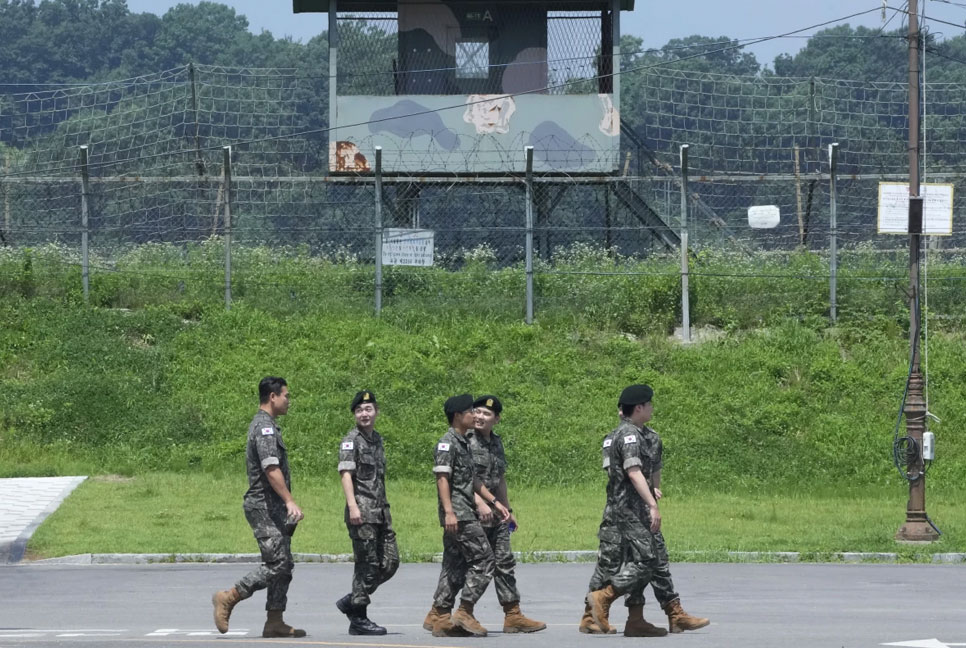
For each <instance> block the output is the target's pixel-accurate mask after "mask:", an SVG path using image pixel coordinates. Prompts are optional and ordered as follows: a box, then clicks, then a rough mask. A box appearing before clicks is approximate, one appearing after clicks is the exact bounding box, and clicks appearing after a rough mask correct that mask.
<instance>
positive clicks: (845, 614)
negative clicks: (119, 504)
mask: <svg viewBox="0 0 966 648" xmlns="http://www.w3.org/2000/svg"><path fill="white" fill-rule="evenodd" d="M249 567H250V565H241V564H233V565H232V564H229V565H146V566H85V567H75V566H53V565H45V566H42V565H16V566H5V567H0V648H14V647H28V648H35V647H40V646H58V647H70V646H78V647H80V646H102V645H103V646H158V645H169V646H175V645H177V646H199V647H202V646H205V645H218V646H223V647H225V648H230V647H231V646H243V645H252V644H262V643H273V644H280V645H294V644H299V645H307V646H312V645H315V646H357V645H358V646H370V647H387V648H417V647H422V646H432V647H435V648H441V647H448V646H475V645H480V644H487V645H502V646H528V647H533V648H571V647H576V646H587V645H588V644H594V645H600V644H596V643H595V642H610V643H614V642H616V643H623V642H629V641H639V642H647V643H649V644H654V645H657V644H666V645H673V646H674V647H675V648H690V647H692V646H740V647H741V648H759V647H760V648H765V647H768V648H775V647H782V648H785V647H788V648H797V647H802V648H806V647H807V648H815V647H822V646H830V647H834V648H839V647H871V646H879V645H883V644H890V643H894V644H896V643H899V642H911V643H905V644H904V645H907V646H920V647H922V648H942V647H943V646H946V645H957V644H958V645H959V646H966V578H964V576H966V571H964V570H966V567H964V566H962V565H820V564H769V565H764V564H674V565H672V571H673V574H674V577H675V585H676V586H677V589H678V591H679V592H680V593H681V597H682V598H681V600H682V602H683V604H684V607H685V609H686V610H688V611H689V612H691V613H693V614H697V615H700V616H707V617H710V618H711V620H712V624H711V625H710V626H708V627H707V628H704V629H702V630H700V631H698V632H692V633H685V634H681V635H669V636H668V637H665V638H660V639H657V638H654V639H625V638H623V637H621V636H620V635H617V636H610V637H601V636H586V635H581V634H580V633H578V632H577V621H578V620H579V617H580V614H581V612H582V609H583V604H582V597H583V595H584V592H585V588H586V584H587V581H588V579H589V578H590V574H591V570H592V566H591V565H589V564H525V565H520V566H519V567H518V580H519V585H520V589H521V592H522V594H523V605H522V607H523V611H524V612H525V613H526V614H528V615H529V616H531V617H533V618H537V619H540V620H542V621H545V622H547V623H548V624H549V627H548V628H547V630H545V631H543V632H540V633H537V634H534V635H505V636H504V635H503V634H502V633H501V632H500V630H501V629H502V610H501V609H500V607H499V605H498V603H497V601H496V594H495V593H494V592H493V591H492V587H491V588H490V590H488V591H487V593H486V595H485V596H484V598H483V600H482V601H481V602H480V604H478V606H477V615H476V616H477V618H478V619H480V621H481V622H482V623H483V625H485V626H487V627H488V628H489V629H490V631H491V633H490V636H489V637H486V638H481V639H449V638H435V637H433V636H431V635H430V634H429V633H428V632H426V631H424V630H423V629H422V627H421V624H422V620H423V617H424V616H425V614H426V612H427V611H428V609H429V607H430V604H431V597H432V593H433V590H434V587H435V584H436V578H437V576H438V573H439V565H434V564H403V565H402V566H401V568H400V569H399V572H398V573H397V575H396V577H395V578H394V579H393V580H391V581H390V582H389V583H387V584H385V585H384V586H383V587H382V588H381V589H380V590H379V591H378V592H377V593H376V594H375V596H374V597H373V604H372V606H371V607H370V609H369V615H370V617H371V618H372V619H373V620H374V621H376V622H378V623H380V624H382V625H385V626H387V627H388V629H389V634H388V635H387V636H384V637H353V636H350V635H349V634H348V632H347V629H348V623H347V622H346V620H345V618H344V617H343V616H342V615H341V614H339V612H338V611H337V610H336V609H335V605H334V601H335V600H336V599H337V598H338V597H339V596H341V595H342V594H344V593H346V592H347V591H348V587H349V583H350V577H351V571H352V565H345V564H323V565H319V564H300V565H298V566H297V567H296V570H295V579H294V581H293V583H292V587H291V589H290V590H289V609H288V612H286V615H285V616H286V620H287V621H288V622H289V623H292V624H293V625H296V626H297V627H301V628H305V629H306V630H307V631H308V636H307V637H305V638H302V639H293V640H279V639H271V640H268V639H262V638H261V627H262V623H264V619H265V617H264V614H265V613H264V610H263V607H264V600H265V599H264V593H262V592H259V593H257V594H256V595H255V597H253V598H252V599H250V600H248V601H243V602H242V603H241V604H239V606H238V607H236V608H235V612H234V614H233V615H232V627H231V631H232V634H231V635H224V636H222V635H218V633H217V631H215V629H214V627H213V625H212V620H211V603H210V597H211V593H212V592H213V591H214V590H215V589H223V588H226V587H229V586H230V585H231V584H232V583H233V582H234V581H235V580H236V579H237V578H238V577H240V576H242V575H243V574H244V573H245V572H246V571H247V570H248V568H249ZM649 592H650V591H649V590H648V593H649ZM645 618H647V619H649V620H651V621H654V622H663V621H664V616H663V614H662V613H661V612H660V610H659V608H658V607H657V605H656V604H654V603H653V600H651V599H649V601H648V605H647V606H646V607H645ZM624 619H625V612H624V610H623V609H622V608H621V607H619V606H615V608H614V612H613V614H612V620H613V621H614V622H615V623H620V624H622V623H623V621H624ZM236 633H237V634H236ZM926 640H929V641H926Z"/></svg>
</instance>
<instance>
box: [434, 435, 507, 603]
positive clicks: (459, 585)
mask: <svg viewBox="0 0 966 648" xmlns="http://www.w3.org/2000/svg"><path fill="white" fill-rule="evenodd" d="M470 434H472V432H467V433H466V435H461V434H459V433H458V432H456V430H454V429H453V428H450V429H449V431H447V432H446V434H445V435H443V438H442V439H440V440H439V443H437V444H436V461H435V465H434V466H433V472H434V473H436V474H437V475H438V474H439V473H446V474H448V476H449V487H450V499H451V501H452V503H453V513H454V514H455V515H456V520H457V522H458V523H459V528H458V530H457V532H456V533H455V534H452V533H446V532H444V533H443V565H442V568H441V569H440V574H439V583H438V584H437V586H436V593H435V594H434V596H433V605H434V606H435V607H437V608H443V609H449V608H452V607H453V603H454V602H455V600H456V595H457V593H458V592H459V591H460V590H461V589H462V590H463V592H462V598H463V600H465V601H467V602H469V603H476V602H477V601H478V600H480V597H481V596H483V592H484V591H486V586H487V585H489V584H490V580H491V579H492V578H493V568H494V567H493V549H492V548H491V547H490V543H489V541H488V540H487V536H486V533H484V531H483V527H482V526H481V525H480V521H479V519H478V518H477V515H476V502H475V499H474V491H473V482H474V465H473V454H472V450H471V449H470V442H469V439H468V438H467V437H468V435H470ZM438 509H439V523H440V526H444V525H445V517H446V514H445V512H444V511H443V502H442V500H440V501H439V506H438Z"/></svg>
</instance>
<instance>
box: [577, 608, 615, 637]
mask: <svg viewBox="0 0 966 648" xmlns="http://www.w3.org/2000/svg"><path fill="white" fill-rule="evenodd" d="M577 629H578V630H580V632H582V633H583V634H604V631H603V630H601V629H600V626H599V625H597V624H596V623H594V617H593V615H592V614H591V613H590V605H589V604H588V603H587V602H586V601H585V602H584V616H582V617H580V623H579V624H578V625H577ZM615 632H617V630H616V629H614V628H611V629H610V634H614V633H615Z"/></svg>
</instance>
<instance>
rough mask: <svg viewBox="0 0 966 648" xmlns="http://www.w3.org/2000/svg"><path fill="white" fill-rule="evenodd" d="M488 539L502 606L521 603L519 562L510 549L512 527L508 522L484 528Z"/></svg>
mask: <svg viewBox="0 0 966 648" xmlns="http://www.w3.org/2000/svg"><path fill="white" fill-rule="evenodd" d="M483 532H484V533H485V534H486V539H487V540H488V541H489V542H490V548H491V549H493V585H494V587H496V597H497V599H498V600H499V601H500V604H501V605H505V604H507V603H519V602H520V591H519V590H517V577H516V566H517V561H516V559H515V558H514V557H513V550H512V549H510V527H509V526H507V523H506V522H500V523H499V524H497V525H496V526H486V527H483Z"/></svg>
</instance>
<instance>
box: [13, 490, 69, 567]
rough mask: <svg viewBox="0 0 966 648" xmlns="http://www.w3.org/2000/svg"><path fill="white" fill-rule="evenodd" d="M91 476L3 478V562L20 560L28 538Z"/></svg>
mask: <svg viewBox="0 0 966 648" xmlns="http://www.w3.org/2000/svg"><path fill="white" fill-rule="evenodd" d="M85 479H87V477H17V478H13V479H0V564H3V563H15V562H19V561H20V559H21V558H23V553H24V549H26V547H27V540H29V539H30V536H31V535H32V534H33V532H34V531H35V530H36V529H37V527H38V526H40V523H41V522H43V521H44V519H46V517H47V516H48V515H50V514H51V513H53V512H54V511H56V510H57V507H58V506H60V503H61V502H63V501H64V498H66V497H67V496H68V495H70V493H71V491H73V490H74V489H75V488H77V486H78V485H79V484H80V483H81V482H82V481H84V480H85Z"/></svg>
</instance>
